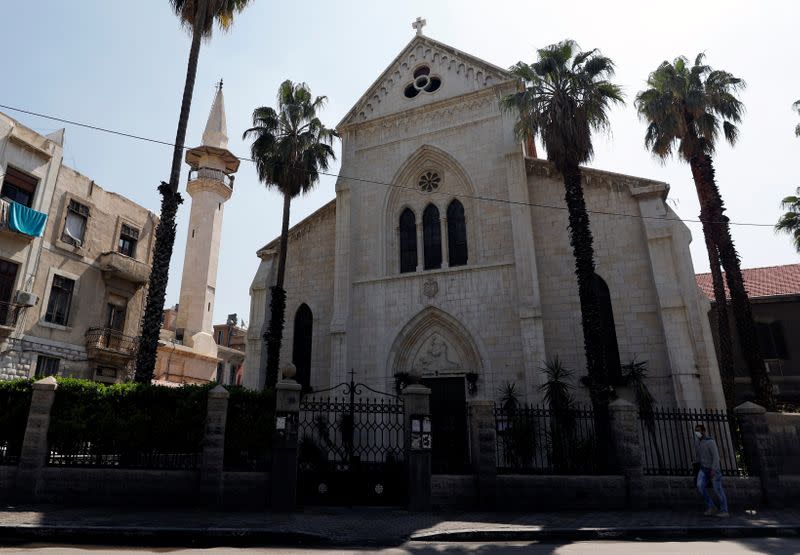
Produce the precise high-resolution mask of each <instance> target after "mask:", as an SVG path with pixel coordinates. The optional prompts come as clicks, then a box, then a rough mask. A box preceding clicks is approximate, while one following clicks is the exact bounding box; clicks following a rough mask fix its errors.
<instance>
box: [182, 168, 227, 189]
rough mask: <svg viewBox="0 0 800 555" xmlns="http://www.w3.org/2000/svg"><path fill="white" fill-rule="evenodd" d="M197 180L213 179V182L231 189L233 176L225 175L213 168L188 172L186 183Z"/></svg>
mask: <svg viewBox="0 0 800 555" xmlns="http://www.w3.org/2000/svg"><path fill="white" fill-rule="evenodd" d="M197 179H213V180H214V181H219V182H220V183H224V184H225V185H227V186H228V187H230V188H231V189H233V175H230V174H227V173H225V172H224V171H222V170H218V169H215V168H196V169H193V170H189V179H188V181H195V180H197Z"/></svg>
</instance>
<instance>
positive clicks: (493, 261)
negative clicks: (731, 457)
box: [244, 34, 724, 407]
mask: <svg viewBox="0 0 800 555" xmlns="http://www.w3.org/2000/svg"><path fill="white" fill-rule="evenodd" d="M516 87H517V83H516V82H515V81H514V80H513V79H512V77H511V76H510V75H509V73H508V72H507V71H505V70H503V69H501V68H499V67H496V66H493V65H491V64H489V63H487V62H485V61H482V60H480V59H477V58H475V57H473V56H470V55H468V54H465V53H463V52H461V51H459V50H456V49H454V48H452V47H450V46H447V45H445V44H442V43H440V42H438V41H435V40H433V39H431V38H429V37H426V36H423V35H421V34H418V35H417V36H415V37H414V38H413V39H412V41H411V42H410V43H409V44H408V45H407V46H406V47H405V48H404V49H403V50H402V51H401V53H400V54H399V55H398V56H397V57H396V58H395V60H394V61H392V63H391V64H390V65H389V67H388V68H387V69H386V71H385V72H384V73H383V74H382V75H381V76H380V77H379V78H378V79H377V80H376V81H375V83H374V84H373V85H372V86H371V87H370V88H369V89H368V91H367V93H366V94H365V95H364V96H363V97H362V98H361V99H360V100H359V101H358V102H357V103H356V105H355V106H354V107H353V108H352V110H351V111H350V112H349V113H348V114H347V115H346V116H345V118H344V119H343V120H342V122H341V123H340V124H339V125H338V127H337V129H338V131H339V133H340V135H341V138H342V157H341V158H342V166H341V170H340V177H339V179H338V181H337V184H336V198H335V199H334V200H332V201H331V202H330V203H328V204H326V205H325V206H323V207H322V208H320V209H319V210H318V211H317V212H315V213H313V214H312V215H311V216H309V217H308V218H306V219H305V220H303V221H302V222H300V223H298V224H297V225H295V226H294V227H293V228H292V229H291V230H290V237H289V250H288V256H287V269H286V290H287V310H286V327H285V331H284V340H283V350H282V353H281V362H282V364H285V363H288V362H290V361H294V362H295V364H296V365H297V366H298V379H299V380H300V381H304V382H306V383H307V385H309V386H310V387H311V388H314V389H321V388H327V387H331V386H333V385H336V384H338V383H340V382H343V381H346V380H349V372H350V371H351V370H352V371H353V372H354V373H355V379H356V380H357V381H362V382H365V383H367V384H369V385H370V386H372V387H375V388H377V389H381V390H385V391H391V390H392V389H393V387H394V383H395V375H396V374H398V373H408V374H411V375H415V376H420V377H422V378H425V379H426V383H429V384H430V383H435V380H436V379H440V378H447V377H449V378H450V383H451V384H452V383H454V381H453V380H454V379H455V380H456V381H455V383H458V380H459V379H460V380H462V381H463V383H464V387H463V389H464V390H465V391H467V390H469V393H470V394H471V395H474V397H473V398H477V399H497V398H498V397H500V395H501V389H502V388H504V387H505V385H506V384H508V383H513V384H516V390H517V391H518V392H519V393H520V394H521V397H522V399H523V400H528V401H537V400H539V399H540V398H541V393H540V392H539V386H540V385H541V384H542V382H543V381H544V373H543V372H542V370H541V367H542V366H543V364H544V361H545V360H547V359H550V358H552V357H554V356H558V357H559V358H560V359H561V361H562V362H563V363H564V364H565V366H567V367H568V368H571V369H573V370H574V371H575V373H574V377H575V380H576V390H575V393H576V397H578V398H579V399H581V400H586V398H587V395H586V392H585V390H584V389H583V388H582V387H581V386H580V385H579V384H577V380H578V378H579V377H580V376H582V375H584V374H585V357H584V353H583V336H582V330H581V321H580V304H579V301H578V294H577V283H576V278H575V274H574V258H573V255H572V249H571V247H570V245H569V236H568V231H567V213H566V210H565V204H564V200H563V196H564V188H563V183H562V180H561V177H560V175H558V173H557V172H556V171H555V169H554V168H553V166H552V165H551V164H550V163H548V162H547V161H546V160H542V159H538V158H535V157H529V156H527V155H526V152H525V149H524V146H523V145H522V144H521V142H520V141H519V140H517V139H516V138H515V136H514V133H513V126H514V117H513V115H511V114H507V113H504V112H503V111H501V109H500V98H501V97H502V96H503V95H505V94H508V93H510V92H512V91H514V90H515V89H516ZM584 188H585V195H586V202H587V206H588V208H589V210H590V211H593V213H591V214H590V218H591V226H592V231H593V233H594V238H595V249H596V262H597V274H598V275H599V276H600V277H601V278H602V281H603V282H604V284H605V285H607V288H608V296H607V299H606V305H607V307H608V310H609V314H613V326H612V327H613V329H614V331H615V333H616V339H617V343H618V347H619V354H620V360H621V361H622V362H623V363H625V362H628V361H630V360H631V359H632V358H633V357H634V356H635V357H636V358H637V359H638V360H647V361H648V368H649V372H648V386H649V388H650V390H651V391H652V392H653V393H654V395H655V396H656V398H657V401H658V402H659V403H661V404H664V405H668V406H676V405H677V406H683V407H722V406H724V402H723V400H722V393H721V386H720V380H719V371H718V368H717V363H716V359H715V355H714V352H713V344H712V342H711V332H710V329H709V324H708V320H707V317H706V314H707V310H708V303H707V301H706V300H705V298H704V297H702V295H701V294H700V292H699V290H698V288H697V285H696V283H695V279H694V270H693V267H692V262H691V258H690V254H689V242H690V240H691V236H690V233H689V230H688V229H687V228H686V226H685V225H684V224H682V223H681V222H679V221H667V220H665V219H660V218H677V216H676V215H675V213H674V212H673V211H672V210H671V209H670V208H669V206H668V205H667V203H666V198H667V194H668V192H669V186H668V185H667V184H666V183H662V182H657V181H653V180H649V179H641V178H637V177H631V176H627V175H620V174H615V173H609V172H604V171H599V170H594V169H589V168H585V169H584ZM598 212H604V213H613V214H617V215H611V214H600V213H598ZM620 214H622V215H620ZM642 216H645V217H646V218H642ZM277 245H278V240H277V239H275V240H273V241H272V242H270V243H268V244H267V245H266V246H265V247H264V248H262V249H261V250H259V251H258V256H259V258H260V259H261V263H260V266H259V269H258V271H257V273H256V275H255V277H254V279H253V282H252V286H251V311H250V323H251V324H250V328H249V330H248V337H247V360H246V363H245V367H246V372H245V376H244V385H246V386H249V387H261V386H262V385H263V383H264V373H263V368H264V366H265V364H264V360H265V358H264V357H265V356H266V353H265V352H264V350H263V349H262V345H263V342H262V337H261V336H262V334H263V332H264V330H265V329H266V322H265V317H264V315H265V309H267V307H268V301H269V289H268V288H269V286H270V285H272V284H274V283H275V268H276V265H277V257H276V248H277ZM309 351H310V354H309ZM259 369H261V370H259ZM467 378H468V379H467ZM469 382H472V384H474V387H469V388H468V387H467V386H468V385H472V384H469Z"/></svg>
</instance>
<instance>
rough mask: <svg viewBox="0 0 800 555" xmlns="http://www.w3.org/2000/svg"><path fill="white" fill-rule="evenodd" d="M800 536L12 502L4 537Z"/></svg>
mask: <svg viewBox="0 0 800 555" xmlns="http://www.w3.org/2000/svg"><path fill="white" fill-rule="evenodd" d="M765 536H800V510H763V511H758V512H748V513H744V514H734V515H733V516H731V517H730V518H727V519H721V518H715V517H704V516H702V515H701V514H700V513H699V512H697V511H695V512H692V511H686V510H676V511H660V510H659V511H610V512H605V513H599V512H589V513H579V512H559V513H550V514H547V513H527V514H519V513H486V512H470V513H410V512H408V511H402V510H397V509H384V508H358V509H341V508H313V509H306V510H305V511H303V512H298V513H294V514H278V513H270V512H229V511H228V512H223V511H202V510H153V511H147V510H143V509H142V508H137V509H124V508H118V507H114V508H66V507H54V506H45V507H42V506H39V507H35V508H34V507H9V506H6V507H2V509H1V510H0V544H7V543H9V542H34V541H35V542H42V541H46V542H59V543H95V544H115V545H116V544H146V545H162V546H185V545H193V546H197V545H205V546H214V545H339V546H356V545H359V546H365V545H368V546H392V545H400V544H402V543H403V542H405V541H408V540H411V541H515V540H516V541H535V540H573V541H574V540H586V539H617V540H619V539H665V538H671V539H678V538H729V537H741V538H743V537H765Z"/></svg>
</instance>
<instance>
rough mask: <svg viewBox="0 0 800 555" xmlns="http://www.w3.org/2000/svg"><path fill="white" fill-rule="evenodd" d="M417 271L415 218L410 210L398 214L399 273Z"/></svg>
mask: <svg viewBox="0 0 800 555" xmlns="http://www.w3.org/2000/svg"><path fill="white" fill-rule="evenodd" d="M416 270H417V217H416V216H415V215H414V212H413V211H412V210H411V209H410V208H406V209H405V210H403V213H402V214H400V273H405V272H414V271H416Z"/></svg>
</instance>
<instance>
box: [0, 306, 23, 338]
mask: <svg viewBox="0 0 800 555" xmlns="http://www.w3.org/2000/svg"><path fill="white" fill-rule="evenodd" d="M27 308H28V307H27V305H23V304H19V303H8V302H2V301H0V336H7V335H9V334H11V333H12V332H13V331H14V329H15V328H16V327H17V322H19V321H20V320H22V317H23V316H24V315H25V309H27Z"/></svg>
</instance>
